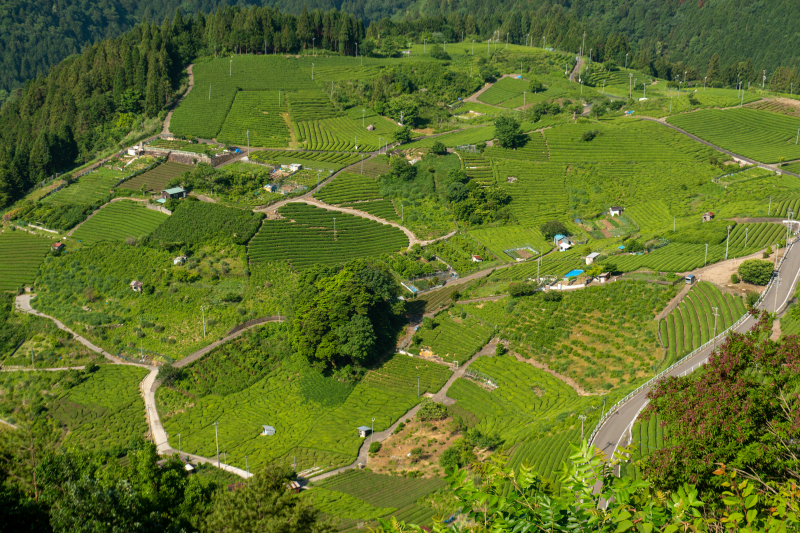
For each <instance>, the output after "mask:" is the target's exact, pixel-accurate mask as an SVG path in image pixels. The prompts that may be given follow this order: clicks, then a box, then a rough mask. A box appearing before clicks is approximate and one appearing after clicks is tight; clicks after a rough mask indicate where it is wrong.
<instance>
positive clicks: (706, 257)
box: [703, 243, 708, 266]
mask: <svg viewBox="0 0 800 533" xmlns="http://www.w3.org/2000/svg"><path fill="white" fill-rule="evenodd" d="M707 264H708V243H706V256H705V259H703V266H706V265H707Z"/></svg>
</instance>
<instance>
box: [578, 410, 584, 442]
mask: <svg viewBox="0 0 800 533" xmlns="http://www.w3.org/2000/svg"><path fill="white" fill-rule="evenodd" d="M578 418H580V419H581V442H583V421H584V420H586V415H578Z"/></svg>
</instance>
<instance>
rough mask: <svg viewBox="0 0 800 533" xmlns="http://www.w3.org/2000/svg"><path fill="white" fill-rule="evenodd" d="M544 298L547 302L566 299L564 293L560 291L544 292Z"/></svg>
mask: <svg viewBox="0 0 800 533" xmlns="http://www.w3.org/2000/svg"><path fill="white" fill-rule="evenodd" d="M542 299H543V300H544V301H545V302H560V301H561V300H563V299H564V295H563V294H561V293H560V292H556V291H548V292H546V293H544V296H543V297H542Z"/></svg>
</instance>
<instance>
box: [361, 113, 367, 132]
mask: <svg viewBox="0 0 800 533" xmlns="http://www.w3.org/2000/svg"><path fill="white" fill-rule="evenodd" d="M366 114H367V110H366V109H362V110H361V127H362V128H363V127H364V117H365V116H366Z"/></svg>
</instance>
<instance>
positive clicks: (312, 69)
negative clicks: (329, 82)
mask: <svg viewBox="0 0 800 533" xmlns="http://www.w3.org/2000/svg"><path fill="white" fill-rule="evenodd" d="M311 81H314V63H311Z"/></svg>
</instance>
